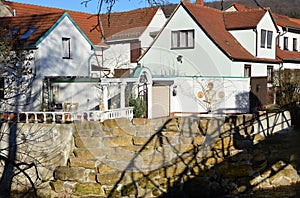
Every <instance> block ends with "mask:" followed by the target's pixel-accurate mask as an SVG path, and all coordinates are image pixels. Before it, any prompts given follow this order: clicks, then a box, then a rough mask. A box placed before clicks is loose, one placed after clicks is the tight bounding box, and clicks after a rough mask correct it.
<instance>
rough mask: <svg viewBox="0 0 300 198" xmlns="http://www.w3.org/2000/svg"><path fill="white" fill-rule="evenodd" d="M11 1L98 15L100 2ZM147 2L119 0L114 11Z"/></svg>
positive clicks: (136, 6) (141, 0)
mask: <svg viewBox="0 0 300 198" xmlns="http://www.w3.org/2000/svg"><path fill="white" fill-rule="evenodd" d="M11 1H16V2H20V3H28V4H35V5H41V6H49V7H55V8H62V9H67V10H75V11H82V12H88V13H97V8H98V6H97V5H98V4H97V2H98V0H91V1H90V2H89V3H88V5H87V7H85V6H84V5H83V4H81V2H82V1H83V0H11ZM179 1H180V0H168V2H169V3H175V4H177V3H178V2H179ZM208 1H211V0H205V2H208ZM145 2H146V1H145V0H117V2H116V5H115V7H114V9H113V11H114V12H118V11H126V10H133V9H136V8H141V7H146V6H147V4H146V3H145ZM191 2H194V0H191ZM105 9H106V8H105ZM104 11H106V10H104Z"/></svg>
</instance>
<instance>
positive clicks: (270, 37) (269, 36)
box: [267, 31, 273, 49]
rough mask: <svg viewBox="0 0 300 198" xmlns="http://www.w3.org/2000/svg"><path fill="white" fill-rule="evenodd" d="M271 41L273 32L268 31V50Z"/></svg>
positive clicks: (270, 46)
mask: <svg viewBox="0 0 300 198" xmlns="http://www.w3.org/2000/svg"><path fill="white" fill-rule="evenodd" d="M272 39H273V32H272V31H268V36H267V48H268V49H271V48H272Z"/></svg>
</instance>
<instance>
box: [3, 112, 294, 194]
mask: <svg viewBox="0 0 300 198" xmlns="http://www.w3.org/2000/svg"><path fill="white" fill-rule="evenodd" d="M6 126H7V125H6ZM289 127H290V115H289V113H288V112H280V113H266V112H261V113H260V114H255V115H252V114H247V115H236V116H226V117H224V116H217V115H214V116H208V117H206V118H200V117H190V118H183V117H178V118H165V119H152V120H148V119H133V121H132V122H130V121H129V120H127V119H115V120H105V121H104V122H75V123H73V124H61V125H52V124H50V125H46V124H22V125H19V133H18V141H20V142H21V143H22V144H20V146H19V150H18V151H19V153H20V154H19V155H18V156H19V159H20V160H21V161H22V160H25V161H27V162H30V160H31V161H34V162H35V163H36V164H37V168H38V170H39V176H40V179H38V180H36V181H35V182H36V187H37V188H38V193H39V195H40V196H45V197H66V196H67V197H68V196H72V197H84V196H93V197H131V196H138V197H158V196H163V195H166V196H167V195H170V196H172V197H174V196H175V195H178V196H179V195H180V193H187V194H188V193H202V195H203V197H205V196H207V197H210V196H214V195H221V194H234V195H237V194H240V193H244V192H247V191H248V190H251V189H260V188H267V187H269V188H273V187H277V186H280V185H282V184H284V185H290V184H294V183H297V182H298V181H299V176H298V174H297V171H296V170H295V169H294V167H293V166H292V165H291V164H290V163H288V160H287V161H282V160H281V161H280V160H278V161H276V160H277V159H276V157H274V156H273V155H270V154H269V152H270V151H269V150H267V151H266V150H265V149H264V148H261V146H260V145H262V144H263V142H265V141H266V139H268V138H269V137H273V136H275V134H276V133H277V132H279V131H281V132H282V131H284V130H286V129H288V128H289ZM2 131H8V130H7V128H5V126H3V127H2ZM280 134H281V133H280ZM3 146H4V145H3V144H2V143H1V148H4V147H3ZM273 146H274V145H273ZM21 153H23V154H21ZM24 153H25V154H24ZM28 156H32V157H28ZM270 156H271V158H270ZM270 160H271V161H270ZM279 170H280V171H279ZM28 171H29V172H30V171H32V170H28ZM275 172H278V173H279V172H281V173H280V177H276V178H272V177H273V176H274V175H275V174H274V173H275ZM34 173H35V172H34V171H32V172H31V173H30V174H31V175H34ZM32 178H34V177H32ZM16 179H18V182H17V180H16V183H15V184H20V182H19V181H22V182H23V184H22V185H14V189H15V190H16V191H19V192H21V191H23V192H24V191H25V190H27V189H28V186H29V185H28V181H26V178H23V177H21V176H20V177H17V178H16ZM26 183H27V185H26ZM172 193H174V194H172ZM175 197H176V196H175ZM179 197H180V196H179Z"/></svg>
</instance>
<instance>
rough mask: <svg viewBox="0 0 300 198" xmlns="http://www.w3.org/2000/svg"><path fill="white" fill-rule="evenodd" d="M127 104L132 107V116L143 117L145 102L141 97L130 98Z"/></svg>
mask: <svg viewBox="0 0 300 198" xmlns="http://www.w3.org/2000/svg"><path fill="white" fill-rule="evenodd" d="M129 106H130V107H133V117H135V118H143V117H145V114H146V103H145V101H144V100H142V99H141V98H130V99H129Z"/></svg>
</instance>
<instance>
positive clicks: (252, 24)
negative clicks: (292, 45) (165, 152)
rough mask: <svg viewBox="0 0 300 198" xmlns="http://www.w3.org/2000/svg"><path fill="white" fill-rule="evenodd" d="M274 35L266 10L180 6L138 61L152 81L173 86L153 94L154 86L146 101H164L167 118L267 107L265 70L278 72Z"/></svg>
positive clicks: (277, 32)
mask: <svg viewBox="0 0 300 198" xmlns="http://www.w3.org/2000/svg"><path fill="white" fill-rule="evenodd" d="M278 35H279V30H278V28H277V26H276V24H275V21H274V19H273V16H272V13H271V11H270V10H269V9H265V10H264V9H260V10H251V11H248V10H247V11H240V12H223V11H220V10H217V9H213V8H209V7H206V6H203V2H202V1H196V3H194V4H193V3H184V2H180V3H179V5H178V6H177V8H176V9H175V11H174V13H173V14H172V16H171V17H170V18H169V20H168V21H167V22H166V24H165V26H164V27H163V28H162V30H161V31H160V33H159V34H158V36H157V37H156V39H155V40H154V42H153V43H152V45H151V46H150V47H149V48H148V50H146V52H145V53H144V54H143V55H142V56H141V58H140V59H139V63H140V65H141V66H142V67H143V68H147V69H148V70H149V73H150V74H149V75H152V77H153V79H155V78H156V80H158V79H159V78H160V79H169V80H171V79H172V80H173V81H174V83H173V84H172V85H167V84H166V85H165V88H162V87H158V86H157V89H160V90H161V91H159V92H157V93H156V90H155V89H156V87H155V85H153V90H149V89H148V90H149V91H148V92H150V93H151V94H152V95H151V96H149V97H150V98H151V97H152V98H156V97H158V95H161V97H165V99H164V100H166V101H169V107H170V109H169V113H170V114H172V113H176V112H188V113H199V112H208V111H215V112H218V111H220V110H223V109H227V110H231V112H247V111H249V106H250V110H251V111H255V110H259V109H260V108H261V107H262V106H263V105H265V104H267V97H266V95H267V81H268V78H270V76H268V75H270V73H269V72H268V71H269V68H274V69H278V68H279V67H280V61H279V60H277V59H276V38H277V36H278ZM160 84H163V82H161V83H160ZM212 89H218V90H215V91H214V92H210V93H209V91H210V90H212ZM249 91H250V104H249V99H248V98H249ZM173 92H176V94H173ZM158 93H159V94H158ZM155 94H156V95H155ZM247 94H248V95H247ZM211 96H213V97H215V99H214V101H210V100H211V99H209V98H210V97H211ZM160 101H162V99H160ZM156 103H157V104H159V103H158V102H157V101H153V99H152V104H151V105H153V106H154V105H156ZM203 107H205V108H203Z"/></svg>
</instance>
